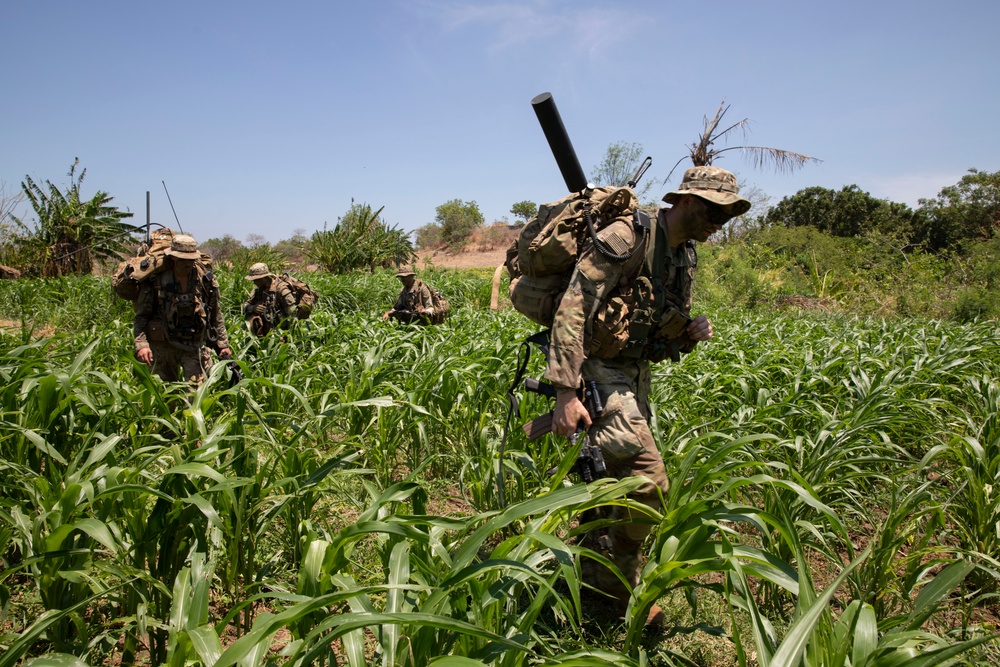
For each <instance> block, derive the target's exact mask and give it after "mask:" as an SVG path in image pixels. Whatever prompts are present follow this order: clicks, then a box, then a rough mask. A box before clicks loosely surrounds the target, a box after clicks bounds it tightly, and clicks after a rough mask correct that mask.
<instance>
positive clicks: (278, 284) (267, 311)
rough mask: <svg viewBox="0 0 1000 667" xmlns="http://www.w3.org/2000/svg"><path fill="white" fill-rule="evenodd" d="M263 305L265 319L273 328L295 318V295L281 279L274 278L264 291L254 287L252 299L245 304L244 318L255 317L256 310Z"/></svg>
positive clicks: (251, 294)
mask: <svg viewBox="0 0 1000 667" xmlns="http://www.w3.org/2000/svg"><path fill="white" fill-rule="evenodd" d="M261 304H263V305H264V317H265V318H266V319H267V321H268V323H269V324H270V325H271V326H275V325H277V324H278V323H279V322H280V321H281V320H284V319H286V318H290V317H294V316H295V310H296V307H297V306H296V304H295V295H294V294H292V290H291V288H290V287H289V286H288V283H287V282H285V281H284V280H282V279H281V278H272V279H271V284H270V285H268V286H267V287H266V288H264V289H261V288H259V287H257V286H254V288H253V292H251V293H250V298H249V299H247V300H246V302H245V303H244V304H243V317H244V318H250V317H251V316H253V315H254V308H256V307H257V306H258V305H261Z"/></svg>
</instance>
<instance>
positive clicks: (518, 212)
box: [510, 200, 538, 224]
mask: <svg viewBox="0 0 1000 667" xmlns="http://www.w3.org/2000/svg"><path fill="white" fill-rule="evenodd" d="M510 212H511V213H512V214H513V216H514V217H515V218H516V219H518V220H520V221H521V223H522V224H523V223H525V222H527V221H528V220H531V219H532V218H533V217H535V216H536V215H538V204H536V203H535V202H533V201H528V200H524V201H519V202H517V203H516V204H514V205H513V206H511V207H510Z"/></svg>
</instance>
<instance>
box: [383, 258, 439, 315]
mask: <svg viewBox="0 0 1000 667" xmlns="http://www.w3.org/2000/svg"><path fill="white" fill-rule="evenodd" d="M396 277H397V278H399V281H400V282H401V283H403V289H402V290H401V291H400V292H399V297H398V298H397V299H396V305H394V306H393V307H392V308H390V309H389V310H387V311H385V314H384V315H382V321H383V322H385V321H386V320H388V319H389V318H390V317H391V318H393V319H395V320H399V321H400V322H407V323H409V322H414V323H416V324H430V323H431V318H432V317H433V316H434V299H433V297H431V291H430V289H429V288H428V287H427V285H425V284H424V283H423V282H422V281H420V280H418V279H417V278H416V274H415V273H414V272H413V271H411V270H409V269H401V270H400V271H399V273H397V274H396Z"/></svg>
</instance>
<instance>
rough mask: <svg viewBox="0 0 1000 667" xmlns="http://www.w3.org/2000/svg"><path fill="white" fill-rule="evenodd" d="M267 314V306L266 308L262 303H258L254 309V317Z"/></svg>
mask: <svg viewBox="0 0 1000 667" xmlns="http://www.w3.org/2000/svg"><path fill="white" fill-rule="evenodd" d="M266 312H267V306H265V305H264V304H262V303H258V304H257V305H256V306H254V307H253V313H254V315H263V314H264V313H266Z"/></svg>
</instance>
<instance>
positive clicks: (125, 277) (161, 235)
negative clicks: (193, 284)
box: [111, 227, 212, 304]
mask: <svg viewBox="0 0 1000 667" xmlns="http://www.w3.org/2000/svg"><path fill="white" fill-rule="evenodd" d="M173 239H174V230H172V229H168V228H166V227H163V228H161V229H157V230H156V231H154V232H153V233H152V234H151V236H150V240H149V245H148V246H147V244H145V243H143V244H142V245H141V246H139V250H138V252H137V253H136V255H135V257H129V258H128V259H126V260H124V261H123V262H121V263H119V264H118V266H117V268H115V272H114V273H113V274H112V275H111V289H112V291H113V292H114V293H115V295H116V296H118V297H119V298H122V299H125V300H126V301H131V302H132V303H133V304H134V303H135V300H136V299H138V298H139V283H141V282H142V281H143V280H145V279H146V278H148V277H149V276H151V275H154V274H156V273H159V272H160V270H161V269H162V268H163V265H164V261H165V259H166V252H167V250H169V249H170V244H171V242H172V241H173ZM195 265H196V266H197V267H198V269H199V275H204V274H206V273H208V272H209V271H211V270H212V257H211V255H207V254H205V253H201V258H200V259H199V260H198V261H197V262H196V263H195Z"/></svg>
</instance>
